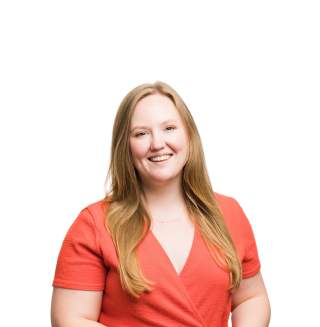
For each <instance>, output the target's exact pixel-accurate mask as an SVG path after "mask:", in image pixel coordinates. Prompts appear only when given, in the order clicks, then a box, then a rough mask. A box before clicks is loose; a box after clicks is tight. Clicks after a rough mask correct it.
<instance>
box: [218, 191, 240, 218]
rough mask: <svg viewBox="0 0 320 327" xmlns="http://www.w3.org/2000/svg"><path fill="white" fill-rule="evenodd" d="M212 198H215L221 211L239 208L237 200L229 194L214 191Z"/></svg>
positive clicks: (225, 211)
mask: <svg viewBox="0 0 320 327" xmlns="http://www.w3.org/2000/svg"><path fill="white" fill-rule="evenodd" d="M214 199H215V200H216V202H217V204H218V206H219V208H220V209H221V211H222V212H223V213H225V214H227V213H229V212H230V211H234V210H237V209H239V203H238V201H237V200H236V199H235V198H234V197H233V196H231V195H226V194H222V193H218V192H214Z"/></svg>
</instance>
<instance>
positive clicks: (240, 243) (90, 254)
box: [52, 192, 260, 327]
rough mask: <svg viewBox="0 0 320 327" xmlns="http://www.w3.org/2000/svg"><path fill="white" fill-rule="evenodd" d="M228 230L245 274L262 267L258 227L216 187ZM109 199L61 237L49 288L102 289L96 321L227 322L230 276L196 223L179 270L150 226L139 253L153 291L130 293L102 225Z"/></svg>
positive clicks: (202, 326) (160, 325) (160, 326)
mask: <svg viewBox="0 0 320 327" xmlns="http://www.w3.org/2000/svg"><path fill="white" fill-rule="evenodd" d="M214 195H215V198H216V200H217V201H218V204H219V207H220V209H221V211H222V213H223V216H224V219H225V222H226V225H227V228H228V230H229V232H230V234H231V237H232V239H233V241H234V243H235V246H236V249H237V252H238V255H239V257H240V260H241V262H242V271H243V278H248V277H251V276H254V275H255V274H256V273H258V271H259V270H260V260H259V256H258V251H257V245H256V241H255V238H254V234H253V230H252V228H251V225H250V223H249V220H248V218H247V217H246V215H245V213H244V211H243V209H242V208H241V206H240V205H239V203H238V202H237V201H236V200H235V199H234V198H232V197H230V196H226V195H223V194H220V193H216V192H215V194H214ZM106 209H107V204H106V203H105V202H104V201H103V200H100V201H97V202H95V203H92V204H90V205H88V206H87V207H85V208H84V209H82V210H81V211H80V213H79V214H78V216H77V218H76V219H75V220H74V221H73V223H72V225H71V226H70V228H69V230H68V231H67V233H66V236H65V238H64V240H63V243H62V246H61V249H60V252H59V256H58V259H57V265H56V270H55V275H54V279H53V283H52V286H55V287H63V288H70V289H77V290H88V291H90V290H93V291H103V300H102V306H101V313H100V316H99V320H98V321H99V322H100V323H102V324H104V325H106V326H108V327H120V326H130V327H135V326H137V327H140V326H141V327H147V326H148V327H168V326H170V327H171V326H177V327H180V326H181V327H182V326H183V327H186V326H188V327H227V326H228V319H229V315H230V310H231V296H230V295H229V292H228V291H227V288H228V283H229V276H228V273H227V272H226V271H224V270H223V269H221V268H220V267H219V266H218V265H217V264H216V263H215V261H214V260H213V258H212V256H211V255H210V253H209V250H208V248H207V247H206V245H205V243H204V241H203V239H202V236H201V233H200V231H199V229H198V228H197V227H196V226H195V233H194V239H193V244H192V247H191V250H190V252H189V255H188V258H187V260H186V262H185V265H184V267H183V269H182V271H181V272H180V274H178V273H177V272H176V270H175V268H174V266H173V264H172V263H171V261H170V259H169V257H168V255H167V254H166V252H165V251H164V249H163V248H162V247H161V245H160V243H159V242H158V240H157V239H156V237H155V236H154V234H153V233H152V231H151V230H149V231H148V234H147V236H146V237H145V238H144V240H143V242H141V243H140V245H139V247H138V250H137V255H138V260H139V264H140V266H141V269H142V271H143V273H144V275H145V277H146V278H147V279H150V280H152V281H154V282H155V283H156V285H155V286H154V290H153V291H152V292H151V293H143V294H142V295H141V297H140V299H133V298H132V297H130V296H129V295H128V294H127V293H126V292H124V291H123V290H122V288H121V284H120V278H119V272H118V267H119V261H118V258H117V255H116V251H115V247H114V244H113V242H112V239H111V237H110V234H109V233H108V231H107V230H106V228H105V226H104V217H105V210H106Z"/></svg>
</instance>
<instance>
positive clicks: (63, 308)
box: [51, 287, 103, 326]
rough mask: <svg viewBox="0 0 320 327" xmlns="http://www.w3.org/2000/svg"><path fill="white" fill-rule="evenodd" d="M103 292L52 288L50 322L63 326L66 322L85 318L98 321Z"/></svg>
mask: <svg viewBox="0 0 320 327" xmlns="http://www.w3.org/2000/svg"><path fill="white" fill-rule="evenodd" d="M102 296H103V291H82V290H75V289H67V288H60V287H54V288H53V292H52V300H51V322H52V325H53V326H63V323H65V322H66V321H67V320H72V319H76V318H85V319H88V320H93V321H98V319H99V315H100V310H101V302H102Z"/></svg>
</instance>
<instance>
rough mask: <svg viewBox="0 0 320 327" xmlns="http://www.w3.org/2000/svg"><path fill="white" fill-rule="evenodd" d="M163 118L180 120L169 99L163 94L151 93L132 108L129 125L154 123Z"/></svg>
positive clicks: (161, 120)
mask: <svg viewBox="0 0 320 327" xmlns="http://www.w3.org/2000/svg"><path fill="white" fill-rule="evenodd" d="M164 120H176V121H181V119H180V115H179V113H178V110H177V109H176V107H175V105H174V103H173V102H172V101H171V99H170V98H169V97H167V96H165V95H161V94H152V95H148V96H146V97H145V98H143V99H141V100H140V101H139V102H138V103H137V105H136V107H135V108H134V111H133V115H132V119H131V126H132V127H135V126H136V125H140V124H147V125H148V124H150V125H151V124H156V123H161V122H163V121H164Z"/></svg>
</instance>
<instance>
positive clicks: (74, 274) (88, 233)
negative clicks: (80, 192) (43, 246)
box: [52, 208, 106, 291]
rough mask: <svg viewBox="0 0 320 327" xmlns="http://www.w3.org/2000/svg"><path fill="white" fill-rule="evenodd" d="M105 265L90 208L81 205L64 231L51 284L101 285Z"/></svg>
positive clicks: (90, 287)
mask: <svg viewBox="0 0 320 327" xmlns="http://www.w3.org/2000/svg"><path fill="white" fill-rule="evenodd" d="M105 278H106V268H105V265H104V261H103V257H102V254H101V251H100V249H99V247H98V244H97V239H96V230H95V224H94V221H93V217H92V215H91V213H90V211H89V210H88V209H87V208H85V209H83V210H82V211H81V212H80V213H79V214H78V216H77V218H76V219H75V221H74V222H73V223H72V225H71V226H70V228H69V230H68V231H67V233H66V235H65V238H64V240H63V242H62V246H61V249H60V252H59V255H58V259H57V264H56V269H55V274H54V279H53V283H52V286H55V287H63V288H72V289H78V290H92V291H100V290H103V289H104V286H105Z"/></svg>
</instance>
